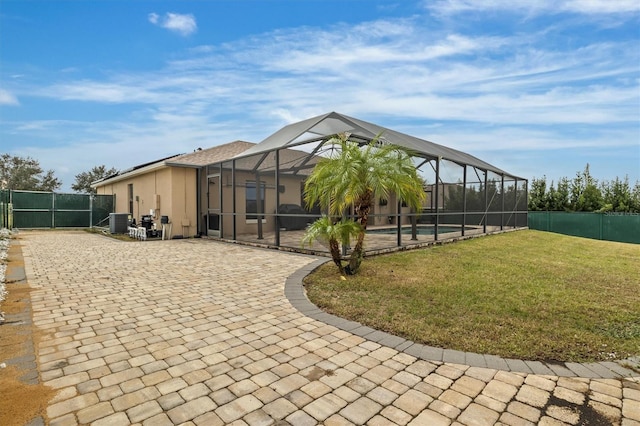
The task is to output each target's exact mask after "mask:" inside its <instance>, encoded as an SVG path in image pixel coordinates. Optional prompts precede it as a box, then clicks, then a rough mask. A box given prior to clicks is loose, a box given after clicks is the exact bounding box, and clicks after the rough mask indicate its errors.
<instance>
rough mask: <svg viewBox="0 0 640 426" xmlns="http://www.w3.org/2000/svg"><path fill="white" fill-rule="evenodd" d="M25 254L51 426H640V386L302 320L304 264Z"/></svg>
mask: <svg viewBox="0 0 640 426" xmlns="http://www.w3.org/2000/svg"><path fill="white" fill-rule="evenodd" d="M21 238H22V241H21V243H22V244H23V254H24V260H25V270H26V275H27V279H28V282H29V284H30V285H31V286H32V287H33V288H35V290H34V291H33V292H32V309H33V316H34V323H35V325H36V326H37V327H39V328H40V329H41V331H42V332H43V334H44V338H43V339H42V341H41V343H40V344H39V346H38V348H37V356H38V361H39V369H40V377H41V380H42V381H43V382H44V383H45V384H47V385H49V386H52V387H54V388H56V389H59V393H58V395H57V396H56V397H55V399H54V401H52V402H51V403H50V405H49V406H48V409H47V415H48V417H49V420H50V422H51V424H52V425H75V424H94V425H107V424H110V425H126V424H132V423H138V424H144V425H147V424H148V425H165V424H166V425H172V424H182V423H186V424H195V425H217V424H237V425H244V424H249V425H268V424H292V425H307V424H309V425H313V424H322V423H324V424H327V425H329V424H336V425H338V424H371V425H375V424H380V425H383V424H384V425H388V424H400V425H405V424H412V425H413V424H415V425H417V424H422V425H440V424H442V425H448V424H464V425H474V424H495V423H497V422H502V423H504V424H510V425H522V424H530V423H529V422H531V423H539V424H563V423H561V422H564V424H580V423H582V424H584V423H586V422H587V421H590V422H591V423H589V424H601V423H596V421H598V422H604V424H607V423H611V424H620V423H622V424H624V425H638V424H640V423H639V422H640V385H639V384H638V379H637V378H633V379H624V378H619V379H581V378H567V377H560V378H559V377H556V376H544V375H535V374H525V373H514V372H507V371H498V370H495V369H488V368H478V367H469V366H465V365H459V364H451V363H441V362H429V361H425V360H420V359H417V358H415V357H413V356H411V355H409V354H406V353H402V352H398V351H397V350H395V349H392V348H389V347H386V346H382V345H380V344H378V343H374V342H372V341H368V340H365V339H364V338H362V337H359V336H356V335H353V334H351V333H349V332H346V331H342V330H340V329H338V328H336V327H333V326H329V325H327V324H324V323H322V322H319V321H317V320H313V319H311V318H309V317H306V316H304V315H303V314H301V313H300V312H299V311H297V310H296V309H295V308H294V307H293V306H292V305H291V304H290V303H289V301H288V300H287V298H286V297H285V296H284V284H285V281H286V278H287V277H288V276H289V275H291V274H292V273H293V272H294V271H296V270H297V269H299V268H301V267H303V266H305V265H308V264H309V263H311V262H313V261H314V259H313V258H310V257H305V256H300V255H293V254H287V253H282V252H277V251H273V250H260V249H253V248H248V247H244V246H239V245H233V244H222V243H217V242H212V241H204V240H173V241H158V242H151V241H147V242H120V241H115V240H112V239H109V238H104V237H101V236H98V235H90V234H86V233H82V232H35V233H23V234H21Z"/></svg>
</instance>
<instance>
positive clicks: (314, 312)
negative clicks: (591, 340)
mask: <svg viewBox="0 0 640 426" xmlns="http://www.w3.org/2000/svg"><path fill="white" fill-rule="evenodd" d="M330 261H331V259H318V260H316V261H315V262H312V263H310V264H308V265H306V266H303V267H302V268H300V269H298V270H297V271H295V272H294V273H293V274H291V275H290V276H289V277H288V278H287V280H286V281H285V286H284V294H285V297H286V298H287V299H288V300H289V303H291V305H292V306H293V307H294V308H296V309H297V310H298V311H299V312H300V313H302V314H303V315H306V316H308V317H309V318H313V319H315V320H317V321H321V322H323V323H325V324H328V325H332V326H334V327H337V328H339V329H341V330H344V331H348V332H350V333H353V334H355V335H356V336H360V337H362V338H365V339H367V340H370V341H373V342H376V343H379V344H381V345H384V346H388V347H390V348H393V349H395V350H397V351H399V352H404V353H406V354H409V355H412V356H414V357H416V358H419V359H422V360H425V361H436V362H445V363H452V364H462V365H468V366H470V367H480V368H491V369H495V370H502V371H510V372H517V373H527V374H541V375H551V376H559V377H584V378H590V379H623V378H627V377H640V374H638V373H636V372H634V371H633V370H630V369H628V368H625V367H624V366H622V365H621V364H620V363H619V362H613V361H603V362H590V363H576V362H565V363H544V362H541V361H523V360H520V359H510V358H502V357H499V356H496V355H483V354H477V353H473V352H462V351H457V350H453V349H442V348H436V347H433V346H427V345H423V344H421V343H415V342H413V341H411V340H407V339H404V338H402V337H398V336H394V335H393V334H389V333H386V332H384V331H379V330H376V329H373V328H371V327H367V326H365V325H363V324H360V323H359V322H356V321H350V320H346V319H344V318H340V317H337V316H335V315H332V314H330V313H327V312H325V311H323V310H322V309H320V308H318V307H317V306H316V305H314V304H313V303H311V301H309V299H308V298H307V295H306V293H305V291H304V285H303V284H302V280H303V279H304V277H306V276H307V275H309V274H310V273H312V272H313V271H314V270H315V269H317V268H318V267H320V266H321V265H323V264H325V263H327V262H330Z"/></svg>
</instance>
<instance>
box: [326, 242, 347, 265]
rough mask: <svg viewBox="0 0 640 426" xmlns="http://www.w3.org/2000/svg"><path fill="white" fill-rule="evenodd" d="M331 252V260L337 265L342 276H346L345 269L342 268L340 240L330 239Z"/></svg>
mask: <svg viewBox="0 0 640 426" xmlns="http://www.w3.org/2000/svg"><path fill="white" fill-rule="evenodd" d="M329 251H330V252H331V259H333V263H335V264H336V266H337V267H338V269H339V270H340V273H341V274H344V267H343V266H342V255H341V254H340V246H339V245H338V240H336V239H335V238H331V239H329Z"/></svg>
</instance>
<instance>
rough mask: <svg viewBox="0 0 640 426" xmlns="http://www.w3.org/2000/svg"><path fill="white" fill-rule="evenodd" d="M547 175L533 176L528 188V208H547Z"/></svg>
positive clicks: (532, 209) (533, 209) (534, 209)
mask: <svg viewBox="0 0 640 426" xmlns="http://www.w3.org/2000/svg"><path fill="white" fill-rule="evenodd" d="M547 209H548V206H547V177H546V176H542V177H541V178H533V179H532V180H531V189H530V190H529V210H531V211H538V210H547Z"/></svg>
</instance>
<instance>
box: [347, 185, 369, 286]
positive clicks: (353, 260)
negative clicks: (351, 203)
mask: <svg viewBox="0 0 640 426" xmlns="http://www.w3.org/2000/svg"><path fill="white" fill-rule="evenodd" d="M370 211H371V194H370V193H367V194H365V196H363V197H362V201H361V202H360V203H359V206H357V208H356V212H357V213H358V222H360V226H361V227H362V230H361V231H360V233H359V234H358V240H357V242H356V245H355V247H354V248H353V251H352V252H351V256H350V257H349V264H348V265H347V267H346V268H345V273H347V275H354V274H356V273H357V272H358V269H360V264H361V263H362V259H363V257H364V255H363V253H364V236H365V232H366V230H367V223H368V222H369V212H370Z"/></svg>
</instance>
